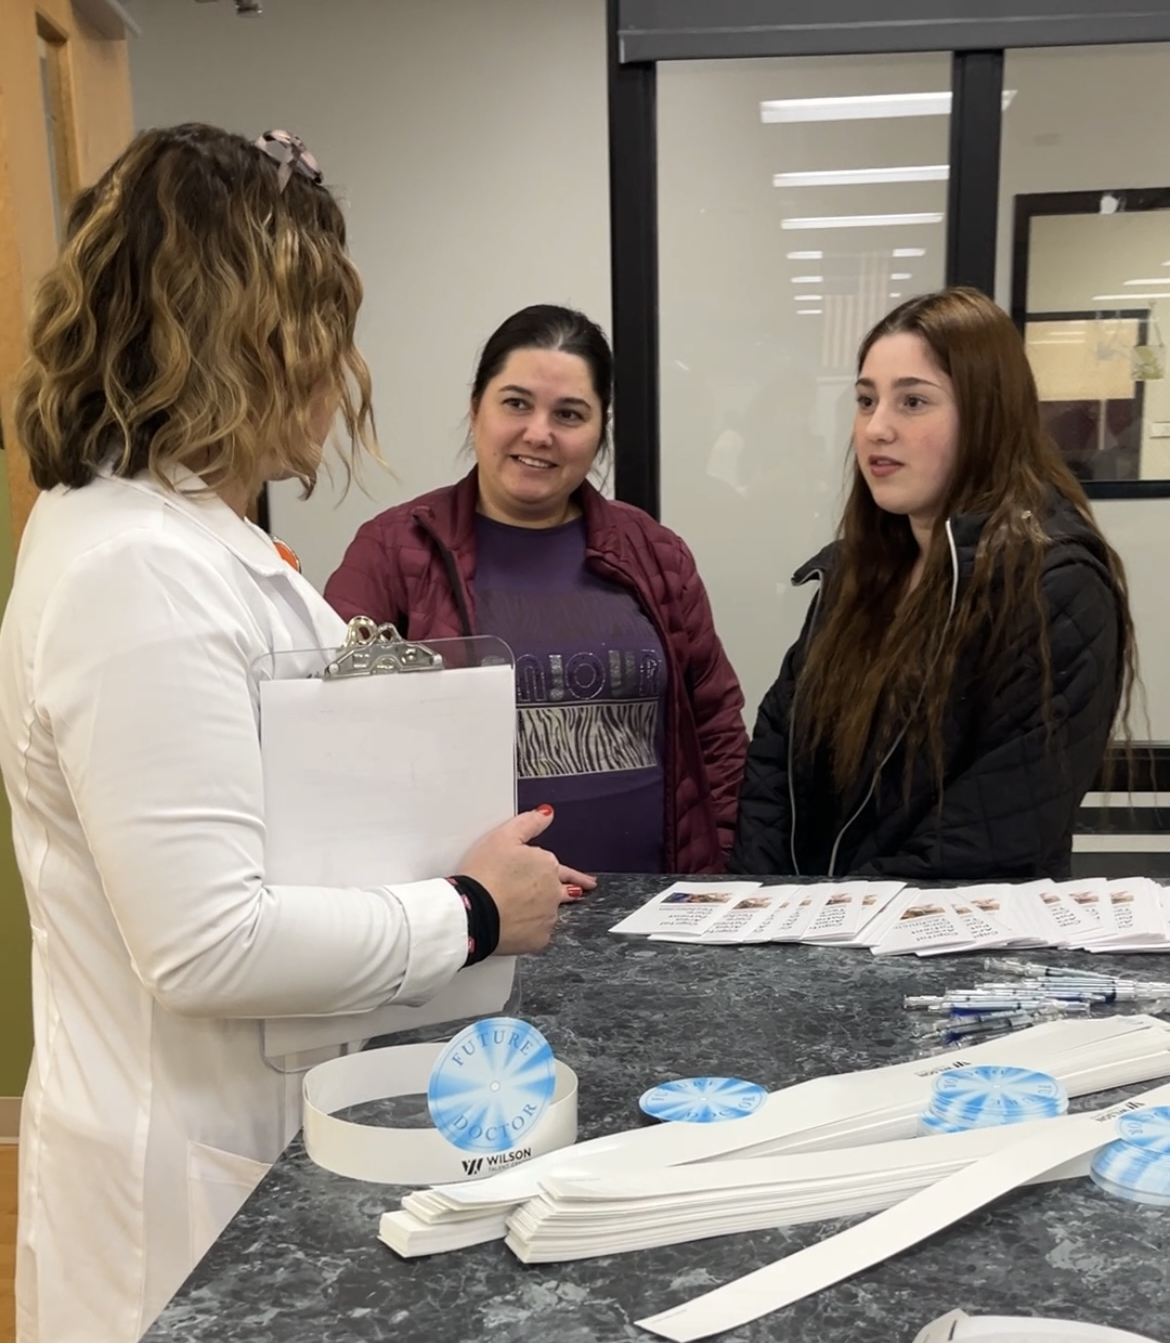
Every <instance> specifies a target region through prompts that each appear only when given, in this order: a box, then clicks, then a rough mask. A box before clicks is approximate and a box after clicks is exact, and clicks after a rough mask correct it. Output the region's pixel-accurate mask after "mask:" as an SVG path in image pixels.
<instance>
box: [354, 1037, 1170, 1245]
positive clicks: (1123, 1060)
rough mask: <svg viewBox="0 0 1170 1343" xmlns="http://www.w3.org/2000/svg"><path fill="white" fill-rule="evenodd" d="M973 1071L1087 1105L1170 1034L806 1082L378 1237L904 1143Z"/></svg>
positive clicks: (685, 1235) (435, 1231) (395, 1238)
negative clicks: (635, 1183)
mask: <svg viewBox="0 0 1170 1343" xmlns="http://www.w3.org/2000/svg"><path fill="white" fill-rule="evenodd" d="M980 1063H987V1064H997V1065H1007V1066H1017V1067H1022V1068H1033V1069H1037V1070H1039V1071H1042V1072H1046V1073H1049V1074H1051V1075H1052V1076H1053V1077H1055V1078H1057V1079H1058V1080H1059V1081H1060V1082H1062V1083H1063V1085H1064V1087H1065V1089H1066V1090H1067V1091H1068V1094H1069V1095H1070V1096H1080V1095H1088V1094H1091V1093H1093V1092H1097V1091H1105V1090H1109V1089H1111V1088H1113V1087H1118V1086H1126V1085H1134V1084H1137V1083H1141V1082H1148V1081H1152V1080H1153V1079H1155V1078H1160V1077H1167V1076H1170V1025H1167V1023H1165V1022H1162V1021H1158V1020H1156V1019H1155V1018H1152V1017H1147V1016H1141V1015H1135V1016H1125V1017H1106V1018H1102V1019H1100V1020H1079V1021H1056V1022H1051V1023H1046V1024H1044V1025H1041V1026H1034V1027H1031V1028H1029V1029H1027V1030H1023V1031H1019V1032H1018V1033H1016V1034H1014V1035H1010V1036H1006V1037H1003V1038H1000V1039H998V1040H995V1041H992V1042H989V1043H985V1044H982V1045H976V1046H973V1047H972V1048H970V1049H964V1050H961V1051H956V1052H955V1053H954V1054H952V1055H949V1056H947V1057H946V1059H945V1060H940V1059H939V1058H928V1059H914V1060H911V1061H909V1062H907V1063H900V1064H893V1065H890V1066H888V1067H885V1068H876V1069H873V1070H870V1071H865V1072H856V1073H842V1074H839V1075H837V1076H829V1077H817V1078H812V1079H810V1080H808V1081H805V1082H800V1083H797V1084H796V1085H794V1086H790V1087H787V1088H784V1089H783V1090H780V1091H776V1092H773V1093H772V1094H771V1095H770V1096H769V1097H768V1099H767V1101H766V1102H765V1103H764V1105H763V1106H761V1107H760V1109H759V1110H757V1111H756V1112H755V1113H754V1114H751V1115H748V1116H746V1117H745V1118H743V1119H737V1120H734V1121H732V1122H729V1123H725V1124H711V1125H692V1124H658V1125H652V1126H647V1127H643V1128H637V1129H630V1130H627V1131H625V1132H622V1133H616V1134H612V1135H610V1136H608V1137H604V1138H595V1139H593V1140H592V1141H589V1142H584V1143H579V1144H578V1145H577V1146H575V1147H571V1148H565V1149H563V1150H561V1151H558V1152H550V1153H548V1154H547V1155H546V1156H542V1157H537V1158H534V1159H533V1160H531V1161H528V1162H526V1163H525V1164H523V1165H521V1166H517V1167H515V1168H513V1169H511V1170H508V1171H505V1172H502V1173H501V1174H498V1175H492V1176H489V1177H488V1178H487V1179H481V1180H473V1181H469V1182H467V1183H463V1184H455V1185H443V1186H440V1187H438V1188H435V1189H429V1190H424V1191H421V1192H418V1193H414V1194H411V1195H409V1196H408V1197H407V1198H405V1199H404V1200H403V1203H402V1209H401V1210H400V1211H396V1212H389V1213H386V1214H385V1215H384V1216H383V1218H382V1220H381V1225H380V1235H381V1238H382V1239H383V1240H384V1241H385V1242H386V1243H387V1244H388V1245H389V1246H390V1247H391V1248H392V1249H394V1250H395V1251H396V1252H397V1253H399V1254H401V1255H403V1256H413V1255H417V1254H432V1253H435V1252H437V1251H441V1250H446V1249H457V1248H461V1247H463V1246H466V1245H473V1244H478V1243H480V1242H481V1241H485V1240H496V1239H499V1238H500V1237H501V1236H503V1235H504V1234H505V1231H506V1221H507V1219H508V1218H509V1217H510V1216H511V1215H512V1213H513V1212H514V1211H515V1210H516V1209H517V1208H518V1207H519V1206H520V1205H521V1204H523V1203H526V1202H527V1201H528V1200H529V1199H535V1198H539V1197H542V1196H543V1193H544V1191H543V1188H542V1181H543V1180H544V1179H545V1178H546V1177H551V1176H553V1175H555V1176H557V1177H558V1178H565V1179H579V1178H585V1179H591V1178H597V1179H602V1180H605V1181H607V1182H609V1184H610V1185H612V1184H615V1183H616V1184H620V1183H621V1182H623V1181H625V1180H627V1179H631V1180H633V1179H638V1178H642V1177H644V1176H647V1175H649V1174H651V1173H652V1172H661V1171H663V1170H665V1169H667V1168H672V1167H682V1166H685V1167H687V1169H688V1171H690V1172H693V1173H695V1177H696V1178H698V1179H702V1178H705V1174H706V1171H707V1170H708V1169H710V1167H709V1166H701V1165H700V1164H699V1163H716V1162H727V1163H729V1164H733V1163H737V1162H740V1161H744V1160H754V1159H756V1158H763V1157H775V1156H781V1155H785V1154H792V1153H798V1152H818V1151H836V1150H838V1149H842V1148H850V1147H859V1146H865V1145H867V1144H871V1143H888V1142H895V1141H897V1140H899V1139H907V1138H913V1137H914V1136H915V1134H916V1131H917V1123H918V1119H917V1117H918V1115H919V1114H920V1112H921V1111H922V1110H923V1109H924V1108H926V1106H927V1105H928V1104H929V1102H930V1098H931V1092H932V1087H933V1079H934V1077H935V1076H936V1075H937V1074H938V1073H939V1072H942V1071H945V1070H949V1069H952V1068H957V1067H962V1066H965V1065H968V1064H980ZM1045 1122H1046V1124H1051V1123H1054V1122H1056V1121H1045ZM926 1141H927V1140H926V1139H919V1140H918V1142H919V1143H924V1142H926ZM823 1215H832V1214H823ZM767 1224H768V1225H776V1224H777V1223H776V1222H775V1221H772V1222H770V1223H767ZM674 1230H675V1234H674V1235H673V1239H674V1240H676V1241H685V1240H690V1239H694V1238H695V1237H694V1236H693V1235H692V1234H690V1227H689V1224H688V1223H686V1222H683V1221H681V1220H680V1221H678V1222H677V1223H676V1226H675V1229H674ZM700 1234H703V1233H700ZM659 1243H662V1242H659ZM595 1252H596V1253H608V1252H609V1250H608V1249H598V1250H596V1251H595Z"/></svg>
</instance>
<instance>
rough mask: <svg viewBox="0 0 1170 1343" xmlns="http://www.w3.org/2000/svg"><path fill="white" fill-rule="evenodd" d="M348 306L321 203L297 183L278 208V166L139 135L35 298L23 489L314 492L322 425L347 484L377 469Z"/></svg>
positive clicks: (208, 130) (188, 141)
mask: <svg viewBox="0 0 1170 1343" xmlns="http://www.w3.org/2000/svg"><path fill="white" fill-rule="evenodd" d="M361 301H362V285H361V280H360V278H359V277H358V273H357V271H356V270H355V268H354V266H353V263H352V262H351V261H350V260H349V257H348V256H347V254H346V241H345V220H344V217H343V215H342V212H341V209H340V207H339V205H338V204H337V202H336V200H334V198H333V196H332V195H331V194H330V193H329V191H328V190H327V189H326V188H325V187H323V186H321V185H318V184H317V183H316V182H314V181H313V180H311V179H310V178H309V177H307V176H304V175H302V174H301V173H298V172H293V173H292V174H291V175H288V176H287V181H286V182H285V183H284V185H283V189H282V186H281V180H280V172H279V166H278V164H277V163H276V162H274V161H273V159H271V158H270V157H268V155H266V154H265V153H264V152H263V151H262V150H261V149H258V148H257V147H256V146H255V145H254V144H252V143H251V142H250V141H248V140H246V139H244V138H243V137H242V136H238V135H233V134H230V133H229V132H227V131H222V130H218V129H216V128H215V127H212V126H204V125H197V124H190V125H182V126H174V127H170V128H167V129H160V130H150V131H145V132H144V133H142V134H141V135H139V136H138V137H137V138H136V139H135V140H134V141H133V143H132V144H131V145H130V147H129V148H128V149H127V150H126V151H125V152H124V153H123V154H122V155H121V157H120V158H118V159H117V160H116V161H115V162H114V164H113V165H112V166H111V167H110V168H109V169H108V170H107V171H106V173H105V174H104V175H103V176H102V178H101V179H100V181H98V182H97V183H96V185H94V186H92V187H89V188H88V189H86V190H84V191H82V192H81V193H80V195H78V197H77V198H76V200H75V201H74V203H73V206H72V208H71V210H70V212H69V219H68V224H67V228H66V237H65V243H64V246H63V248H62V251H61V255H60V257H59V258H58V260H57V262H56V264H55V265H54V266H53V268H52V269H51V270H50V271H49V273H48V274H47V275H46V276H45V278H44V279H43V281H42V282H41V284H40V287H39V289H38V292H37V296H36V301H35V304H34V308H33V314H32V320H31V326H30V333H29V358H28V361H27V363H26V365H25V367H24V369H23V370H22V372H21V375H20V378H19V381H18V386H17V397H16V426H17V432H18V433H19V435H20V437H21V439H22V441H23V443H24V446H25V449H26V450H27V452H28V457H29V462H30V465H31V468H32V477H33V480H34V481H35V483H36V484H37V485H38V486H39V487H40V488H41V489H49V488H51V487H53V486H55V485H68V486H73V487H78V486H82V485H86V484H88V483H89V482H90V481H91V480H92V479H93V478H94V475H95V473H96V472H97V470H98V468H99V467H102V466H108V467H109V468H110V469H112V470H113V471H114V472H115V473H116V474H117V475H120V476H132V475H137V474H139V473H140V472H142V471H145V470H149V471H150V472H151V473H152V474H153V475H155V476H156V477H158V478H159V479H160V480H162V481H164V482H165V481H166V480H167V472H166V470H165V467H166V466H168V465H170V464H179V465H181V466H185V467H187V468H188V469H189V470H191V471H194V472H195V473H196V474H198V475H200V476H201V477H202V478H203V480H204V482H205V483H206V484H207V486H208V488H209V489H213V490H219V489H222V488H223V487H236V488H240V487H243V488H246V489H249V490H259V488H260V486H261V485H262V484H263V482H264V480H266V479H278V478H289V477H293V476H295V477H297V478H298V479H299V480H300V481H301V483H302V484H303V486H304V488H305V491H306V493H308V492H310V491H311V490H312V488H313V486H314V485H315V483H316V479H317V472H318V470H319V468H320V465H321V449H320V443H319V440H320V433H321V427H322V426H321V420H322V408H323V407H328V408H329V409H332V406H333V404H334V403H336V405H337V407H338V410H339V413H340V417H341V418H342V420H343V421H344V424H345V429H346V431H347V433H348V437H349V445H348V451H347V452H345V453H344V454H343V456H344V461H345V464H346V468H347V471H348V470H349V469H351V468H352V467H353V466H354V465H355V464H356V462H357V459H358V455H359V452H360V450H361V449H363V448H365V449H369V450H374V449H373V413H372V409H371V405H370V375H369V370H368V368H367V367H366V363H365V360H364V359H363V358H362V357H361V355H360V354H359V352H358V350H357V347H356V345H355V343H354V328H355V324H356V321H357V314H358V309H359V307H360V306H361ZM314 425H316V429H315V430H314Z"/></svg>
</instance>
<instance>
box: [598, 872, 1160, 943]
mask: <svg viewBox="0 0 1170 1343" xmlns="http://www.w3.org/2000/svg"><path fill="white" fill-rule="evenodd" d="M610 932H613V933H618V934H620V935H622V936H644V937H649V938H651V939H652V940H655V941H666V942H697V943H700V944H702V945H715V946H719V945H727V944H747V943H759V942H803V943H808V944H811V945H814V946H816V945H822V946H838V947H867V948H869V950H870V951H872V952H873V954H874V955H875V956H904V955H909V954H914V955H918V956H942V955H950V954H954V953H956V952H962V951H977V950H983V949H989V950H990V949H998V948H1004V947H1010V948H1019V947H1059V948H1064V949H1068V950H1083V951H1093V952H1132V951H1170V888H1167V887H1164V886H1161V885H1159V884H1158V883H1157V882H1155V881H1151V880H1149V879H1148V878H1145V877H1134V878H1127V879H1125V880H1116V881H1108V880H1106V879H1104V878H1086V879H1085V880H1083V881H1066V882H1049V881H1034V882H1027V883H1024V884H1020V885H1011V884H997V885H982V886H960V887H955V888H949V889H939V890H916V889H913V888H910V887H906V886H904V885H902V884H901V883H899V882H888V881H877V882H865V881H847V882H818V883H815V884H813V885H806V886H763V885H761V884H759V883H753V882H734V881H725V882H716V881H707V882H677V883H675V885H673V886H671V887H669V888H668V889H667V890H665V891H663V892H661V893H660V894H659V895H656V896H655V897H654V898H653V899H652V900H650V901H648V902H647V903H646V904H645V905H643V906H642V907H641V908H640V909H637V910H635V911H634V912H633V913H632V914H630V915H628V916H627V917H626V918H624V919H622V921H621V922H620V923H617V924H615V925H614V926H613V927H612V928H611V929H610Z"/></svg>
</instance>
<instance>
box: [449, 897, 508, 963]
mask: <svg viewBox="0 0 1170 1343" xmlns="http://www.w3.org/2000/svg"><path fill="white" fill-rule="evenodd" d="M447 880H448V881H449V882H450V883H451V885H452V886H454V887H455V889H456V890H457V891H458V892H459V894H460V896H461V897H462V898H463V907H464V909H466V911H467V960H466V961H464V965H478V964H479V962H480V961H485V960H487V958H488V957H489V956H490V955H491V954H492V952H494V951H495V949H496V948H497V947H498V946H499V945H500V911H499V910H498V909H497V908H496V902H495V901H494V900H493V899H492V897H491V893H490V892H489V891H488V889H487V887H486V886H484V885H482V884H481V883H480V882H478V881H476V879H475V878H474V877H468V876H457V877H448V878H447Z"/></svg>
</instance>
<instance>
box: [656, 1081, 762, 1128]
mask: <svg viewBox="0 0 1170 1343" xmlns="http://www.w3.org/2000/svg"><path fill="white" fill-rule="evenodd" d="M767 1097H768V1093H767V1092H766V1091H765V1090H764V1088H763V1087H762V1086H759V1085H757V1084H756V1083H755V1082H745V1081H743V1080H742V1078H739V1077H681V1078H679V1079H678V1081H676V1082H663V1083H662V1084H661V1085H660V1086H656V1087H651V1088H650V1090H649V1091H644V1092H643V1093H642V1095H641V1097H640V1099H639V1101H638V1105H639V1107H640V1108H641V1110H642V1112H643V1113H644V1114H648V1115H649V1116H650V1117H651V1119H665V1120H670V1121H672V1122H673V1123H678V1124H718V1123H721V1122H722V1121H723V1120H725V1119H742V1118H743V1117H744V1116H745V1115H750V1114H753V1113H754V1112H755V1111H756V1110H758V1109H759V1108H760V1106H761V1105H763V1103H764V1101H765V1100H766V1099H767Z"/></svg>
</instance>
